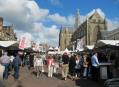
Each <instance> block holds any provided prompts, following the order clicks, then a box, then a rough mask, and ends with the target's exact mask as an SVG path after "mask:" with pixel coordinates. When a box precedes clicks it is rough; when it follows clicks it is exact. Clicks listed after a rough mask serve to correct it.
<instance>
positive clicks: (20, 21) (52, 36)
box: [0, 0, 59, 46]
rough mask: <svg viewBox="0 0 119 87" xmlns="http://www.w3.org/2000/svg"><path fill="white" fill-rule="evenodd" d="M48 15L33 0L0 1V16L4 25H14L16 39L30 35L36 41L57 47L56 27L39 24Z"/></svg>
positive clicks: (46, 10) (47, 11) (45, 10)
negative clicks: (25, 34) (23, 35)
mask: <svg viewBox="0 0 119 87" xmlns="http://www.w3.org/2000/svg"><path fill="white" fill-rule="evenodd" d="M48 14H49V10H48V9H42V8H40V7H39V6H38V5H37V3H36V2H35V1H33V0H5V1H4V0H0V16H2V17H3V18H4V21H6V22H5V23H7V24H9V23H10V24H14V27H15V32H16V33H17V36H18V38H20V36H21V35H22V34H24V33H30V34H32V36H33V38H34V40H36V41H38V40H39V41H40V42H44V41H45V42H48V44H50V45H55V46H57V45H58V33H59V31H58V29H57V26H55V25H52V26H51V27H46V26H44V25H43V24H42V23H41V22H42V21H43V20H44V19H45V18H46V17H47V16H48Z"/></svg>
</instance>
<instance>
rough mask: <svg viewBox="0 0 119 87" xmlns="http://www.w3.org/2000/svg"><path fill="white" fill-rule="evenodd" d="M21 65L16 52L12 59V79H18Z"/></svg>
mask: <svg viewBox="0 0 119 87" xmlns="http://www.w3.org/2000/svg"><path fill="white" fill-rule="evenodd" d="M20 65H21V58H20V55H19V54H17V56H16V57H15V58H14V60H13V68H14V75H13V76H14V79H15V80H17V79H19V69H20Z"/></svg>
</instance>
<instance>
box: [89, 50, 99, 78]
mask: <svg viewBox="0 0 119 87" xmlns="http://www.w3.org/2000/svg"><path fill="white" fill-rule="evenodd" d="M97 56H98V54H97V52H96V53H94V55H93V56H92V57H91V63H92V77H93V80H98V77H99V61H98V57H97Z"/></svg>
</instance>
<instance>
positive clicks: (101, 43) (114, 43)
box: [95, 40, 119, 47]
mask: <svg viewBox="0 0 119 87" xmlns="http://www.w3.org/2000/svg"><path fill="white" fill-rule="evenodd" d="M106 45H108V46H119V40H99V41H98V42H97V43H96V45H95V46H96V47H102V46H106Z"/></svg>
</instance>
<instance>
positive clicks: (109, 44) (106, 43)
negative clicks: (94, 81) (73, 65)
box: [95, 40, 119, 79]
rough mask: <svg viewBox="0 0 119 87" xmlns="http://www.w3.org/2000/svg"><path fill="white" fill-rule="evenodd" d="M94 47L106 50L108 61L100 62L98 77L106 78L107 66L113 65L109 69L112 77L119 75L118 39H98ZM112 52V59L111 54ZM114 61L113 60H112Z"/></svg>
mask: <svg viewBox="0 0 119 87" xmlns="http://www.w3.org/2000/svg"><path fill="white" fill-rule="evenodd" d="M95 47H96V48H97V49H102V50H105V51H106V55H107V57H108V63H100V77H101V78H102V79H108V75H107V73H108V71H107V67H113V68H111V69H110V72H111V73H112V76H113V77H117V76H119V69H118V66H119V58H118V57H119V54H118V52H119V40H99V41H98V42H97V43H96V44H95ZM112 54H113V59H112V57H111V55H112ZM114 61H115V62H114Z"/></svg>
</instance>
